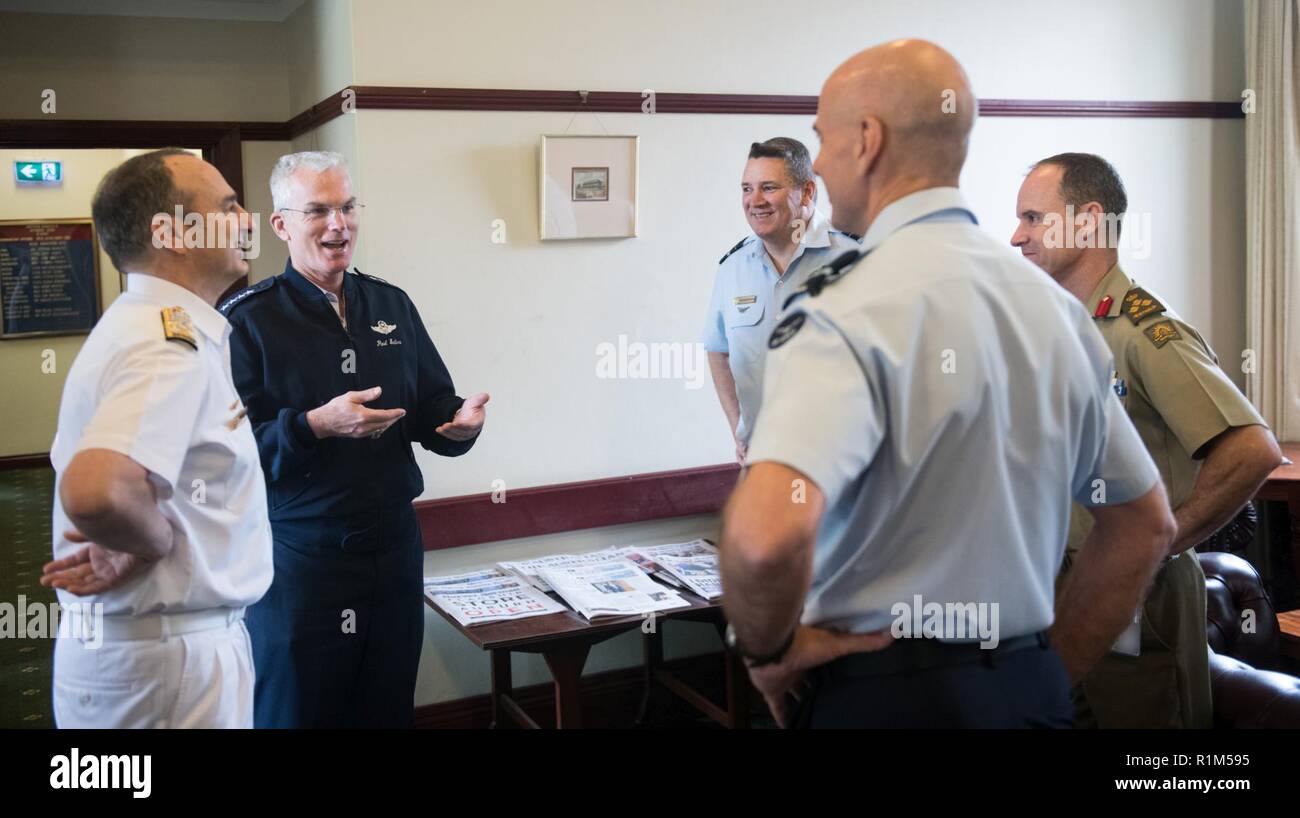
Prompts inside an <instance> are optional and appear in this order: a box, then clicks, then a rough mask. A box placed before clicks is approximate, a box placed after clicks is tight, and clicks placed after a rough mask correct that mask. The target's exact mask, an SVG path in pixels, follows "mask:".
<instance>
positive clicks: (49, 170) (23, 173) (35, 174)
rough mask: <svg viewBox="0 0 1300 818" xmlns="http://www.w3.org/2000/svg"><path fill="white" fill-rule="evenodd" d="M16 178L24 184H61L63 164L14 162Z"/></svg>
mask: <svg viewBox="0 0 1300 818" xmlns="http://www.w3.org/2000/svg"><path fill="white" fill-rule="evenodd" d="M14 178H15V179H17V180H18V181H19V182H20V183H23V184H33V185H57V184H61V183H62V182H63V163H62V162H14Z"/></svg>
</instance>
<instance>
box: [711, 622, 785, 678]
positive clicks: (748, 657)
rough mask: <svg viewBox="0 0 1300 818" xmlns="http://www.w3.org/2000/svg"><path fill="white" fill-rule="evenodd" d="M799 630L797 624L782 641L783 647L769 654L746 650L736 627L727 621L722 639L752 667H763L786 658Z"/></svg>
mask: <svg viewBox="0 0 1300 818" xmlns="http://www.w3.org/2000/svg"><path fill="white" fill-rule="evenodd" d="M797 630H798V627H797V626H796V627H795V628H792V629H791V630H790V635H789V636H787V637H786V638H785V641H784V642H782V643H781V647H779V648H777V649H776V652H775V653H770V654H768V655H767V656H756V655H754V654H752V653H750V652H749V651H747V650H745V648H744V647H743V646H742V645H741V644H740V640H738V639H737V638H736V629H735V628H734V627H733V626H732V624H731V623H730V622H728V623H727V630H726V633H725V634H723V637H722V641H723V642H724V643H725V644H726V646H727V650H729V651H731V652H732V653H734V654H736V655H737V656H739V657H740V658H742V659H744V660H745V662H746V664H748V665H749V666H750V667H762V666H764V665H775V664H777V663H779V662H780V661H781V660H782V659H784V658H785V655H786V653H788V652H789V651H790V646H791V645H793V644H794V634H795V631H797Z"/></svg>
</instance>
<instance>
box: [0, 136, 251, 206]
mask: <svg viewBox="0 0 1300 818" xmlns="http://www.w3.org/2000/svg"><path fill="white" fill-rule="evenodd" d="M262 124H263V123H249V124H248V125H247V126H245V125H244V124H241V123H239V122H188V121H163V120H159V121H152V120H121V119H0V148H23V149H31V150H39V149H41V148H168V147H178V148H201V149H202V150H203V157H204V158H205V159H207V160H208V161H209V162H211V163H212V164H213V165H214V166H216V168H217V170H219V171H221V175H222V176H224V177H226V181H227V182H229V183H230V186H231V187H232V188H234V189H235V193H236V194H238V196H239V199H240V201H243V200H244V159H243V150H242V144H243V140H244V139H245V138H247V137H246V136H245V131H244V128H245V127H249V128H251V129H252V132H253V133H258V132H261V131H259V129H260V128H261V125H262Z"/></svg>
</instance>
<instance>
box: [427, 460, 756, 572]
mask: <svg viewBox="0 0 1300 818" xmlns="http://www.w3.org/2000/svg"><path fill="white" fill-rule="evenodd" d="M739 471H740V469H739V467H738V466H736V465H735V464H734V463H731V464H725V465H720V466H703V467H700V468H694V469H678V470H675V471H662V472H651V473H648V474H633V475H627V476H624V477H608V478H604V479H600V480H584V481H582V482H577V483H557V484H555V485H550V486H537V487H533V488H525V489H515V490H509V489H507V490H506V492H505V498H504V499H505V502H503V503H494V502H492V494H491V493H490V492H487V493H483V494H469V495H465V496H461V497H447V498H443V499H439V500H423V501H419V502H416V503H415V512H416V515H417V516H418V517H419V519H420V530H421V532H422V533H423V536H424V549H425V550H426V551H436V550H439V549H443V548H456V547H458V546H462V545H474V544H476V543H484V542H496V541H498V540H513V539H516V538H519V537H535V536H538V535H541V534H555V533H558V532H561V531H576V530H579V529H583V528H598V527H602V526H609V525H621V524H624V523H638V522H645V521H648V520H662V519H666V518H669V517H685V516H689V515H692V514H709V513H713V512H716V511H718V510H719V509H721V508H722V504H723V503H724V502H726V499H727V497H728V495H730V493H731V489H732V488H733V487H734V486H735V485H736V477H737V475H738V474H739Z"/></svg>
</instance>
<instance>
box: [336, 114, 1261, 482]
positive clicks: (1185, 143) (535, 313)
mask: <svg viewBox="0 0 1300 818" xmlns="http://www.w3.org/2000/svg"><path fill="white" fill-rule="evenodd" d="M568 119H569V115H568V114H547V113H524V114H502V113H488V112H407V111H361V112H359V113H358V114H357V124H358V131H359V153H360V155H361V157H362V158H363V161H364V162H365V165H364V171H363V172H362V173H360V174H358V176H357V179H358V192H359V195H360V196H361V197H362V200H363V201H365V202H366V203H367V209H366V216H365V223H364V224H363V225H362V235H363V236H364V237H365V240H366V242H367V246H368V247H369V251H368V259H367V262H368V266H366V267H363V269H366V270H367V272H371V273H373V274H375V275H379V276H381V277H383V278H385V279H388V280H389V281H392V282H393V283H395V284H397V285H399V286H401V287H403V288H405V289H406V290H407V291H408V292H409V293H410V294H411V296H412V298H413V299H414V300H415V302H416V304H417V306H418V307H419V308H420V311H421V315H422V317H423V319H424V321H425V323H426V325H427V326H428V327H429V330H430V333H431V334H432V336H433V338H434V340H435V342H436V343H437V344H438V347H439V349H440V351H441V352H442V354H443V356H444V358H445V360H446V361H447V362H448V366H449V367H450V368H451V371H452V375H453V377H454V378H455V380H456V384H457V388H458V389H459V391H460V392H461V393H462V394H470V393H472V392H476V391H487V392H489V393H491V394H492V396H493V400H492V403H491V404H490V405H489V411H488V415H489V421H488V433H487V434H485V435H484V436H483V439H482V440H481V441H480V442H479V443H478V444H477V446H476V447H475V449H474V451H473V453H472V454H471V455H470V456H468V457H465V458H462V459H459V460H456V461H452V462H449V461H445V460H442V459H441V458H438V457H436V456H433V455H429V454H427V453H424V452H420V453H419V458H420V460H421V464H422V466H423V467H424V471H425V485H426V489H425V496H426V497H439V496H450V495H457V494H471V493H476V492H485V491H488V490H490V486H491V484H492V482H493V481H494V480H496V479H502V480H504V481H505V483H506V485H507V486H510V487H522V486H530V485H538V484H544V483H554V482H563V481H569V480H585V479H593V478H598V477H606V476H612V475H619V474H632V473H638V472H647V471H659V470H665V469H674V468H685V467H689V466H699V465H707V464H712V463H721V462H726V461H727V460H728V458H729V456H730V438H729V436H728V434H727V430H726V426H725V423H724V421H723V418H722V414H721V412H720V410H719V409H718V407H717V401H716V398H715V396H714V394H713V390H712V388H711V385H710V384H708V383H707V379H706V385H705V386H704V388H702V389H695V390H692V389H689V388H686V383H685V382H684V381H665V380H659V381H653V380H606V379H600V378H597V377H596V371H595V363H596V348H597V346H598V345H599V344H601V343H604V342H609V343H617V341H618V337H619V336H620V335H626V336H627V337H628V338H629V340H631V341H643V342H655V341H658V342H681V343H691V342H693V341H694V340H695V339H696V338H697V337H698V333H699V328H700V325H701V323H702V321H703V316H704V312H705V309H706V304H707V300H708V295H709V290H710V287H711V286H712V281H713V274H714V270H715V269H716V262H717V259H718V257H719V256H720V255H721V254H722V253H723V252H724V251H725V250H726V249H727V248H729V247H730V246H731V245H733V244H734V243H735V242H736V240H737V239H738V238H740V237H741V236H743V235H745V233H746V227H745V224H744V221H743V218H742V215H741V213H740V207H739V197H738V195H737V189H738V181H739V176H740V172H741V168H742V166H743V163H744V155H745V151H746V149H747V148H748V145H749V143H750V142H751V141H753V140H755V139H761V138H765V137H769V136H774V135H777V134H784V135H794V136H796V137H803V138H805V139H808V133H809V131H808V128H809V119H808V118H806V117H771V116H767V117H764V116H756V117H746V116H707V115H654V116H645V115H640V114H618V115H605V116H602V117H601V118H600V119H601V122H603V123H604V126H605V127H606V128H608V129H609V131H610V132H611V133H638V134H640V135H641V152H642V155H641V202H640V207H641V235H640V237H639V238H636V239H623V240H603V241H590V242H540V241H539V240H538V238H537V226H536V225H537V204H536V187H537V179H536V176H537V169H536V162H537V158H536V143H537V140H538V139H539V138H540V137H539V135H540V134H543V133H549V132H557V131H560V130H562V129H563V128H564V127H565V124H566V122H567V121H568ZM583 119H584V118H580V119H579V121H577V122H575V130H577V129H579V128H584V129H585V130H587V131H588V132H589V131H591V130H593V127H592V123H591V122H583V121H582V120H583ZM585 119H590V118H585ZM594 130H596V131H597V132H599V129H598V128H594ZM1241 140H1242V128H1241V123H1240V122H1237V121H1211V120H1194V121H1186V120H1168V119H1146V120H1097V119H998V118H985V119H983V120H981V121H980V122H979V124H978V125H977V128H976V132H975V137H974V140H973V145H972V151H971V156H970V160H969V162H968V165H967V170H966V173H965V176H964V179H963V184H964V188H965V190H966V195H967V196H968V198H969V199H970V201H971V203H972V205H973V206H974V208H975V210H976V214H977V216H978V217H979V218H980V221H981V224H982V225H983V226H984V228H985V229H986V230H988V231H989V232H990V233H992V234H993V235H995V236H996V237H998V238H999V239H1001V240H1006V239H1008V238H1009V237H1010V235H1011V232H1012V229H1013V226H1014V208H1015V197H1016V191H1017V189H1018V187H1019V184H1020V181H1021V179H1022V178H1023V175H1024V172H1025V169H1026V168H1027V166H1028V165H1029V164H1030V163H1031V162H1033V161H1035V160H1037V159H1041V158H1043V157H1045V156H1048V155H1050V154H1052V153H1057V152H1059V151H1062V150H1086V151H1094V152H1097V153H1100V154H1102V155H1104V156H1107V157H1109V158H1110V159H1111V160H1112V161H1114V162H1115V164H1116V166H1117V168H1118V169H1119V171H1120V172H1121V174H1123V176H1124V179H1125V181H1126V184H1127V187H1128V190H1129V197H1130V210H1131V213H1132V215H1131V217H1130V226H1129V228H1128V229H1127V232H1128V235H1129V236H1137V235H1138V231H1137V229H1136V225H1135V224H1134V220H1136V219H1139V218H1146V219H1147V220H1149V223H1150V226H1151V236H1150V240H1151V243H1150V245H1149V246H1148V247H1146V249H1145V250H1144V251H1142V252H1133V251H1129V250H1125V251H1123V253H1122V256H1121V257H1122V259H1123V262H1124V264H1125V265H1126V267H1127V268H1128V269H1129V271H1130V272H1131V273H1132V274H1133V275H1135V276H1137V277H1138V278H1139V279H1141V280H1142V281H1143V283H1144V284H1147V285H1149V286H1150V287H1151V288H1152V289H1153V290H1155V291H1156V292H1157V293H1159V294H1160V295H1162V296H1164V297H1165V298H1166V299H1167V300H1168V301H1169V303H1170V304H1171V305H1173V306H1174V307H1175V309H1177V310H1178V311H1179V312H1181V313H1182V314H1183V315H1184V317H1186V318H1187V319H1188V320H1189V321H1191V322H1192V323H1193V324H1195V325H1197V326H1199V327H1201V328H1202V329H1203V331H1204V332H1205V334H1206V336H1207V338H1208V340H1209V341H1210V343H1211V344H1212V345H1213V346H1214V347H1215V348H1216V350H1217V351H1218V352H1219V354H1220V356H1221V357H1222V358H1223V359H1224V361H1225V365H1226V369H1227V371H1228V372H1229V373H1230V374H1231V375H1233V376H1234V377H1236V376H1239V375H1240V371H1239V367H1237V366H1235V365H1234V363H1233V362H1234V361H1239V358H1240V351H1241V349H1242V348H1243V346H1244V343H1245V325H1244V270H1243V264H1242V261H1243V258H1244V246H1243V238H1242V237H1243V229H1242V227H1243V226H1242V222H1241V219H1242V216H1241V212H1242V211H1241V203H1242V196H1243V193H1242V189H1241V178H1242V176H1241V169H1242V168H1241V165H1242V159H1241V157H1242V141H1241ZM808 141H809V142H810V143H811V142H812V141H813V140H811V139H808ZM496 219H501V220H503V221H504V222H505V225H506V228H507V239H508V242H507V243H506V244H494V243H493V242H492V231H493V222H494V220H496ZM648 441H653V445H647V442H648Z"/></svg>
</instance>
